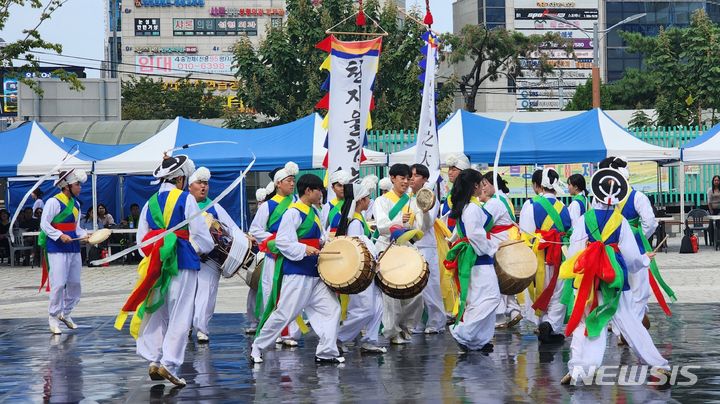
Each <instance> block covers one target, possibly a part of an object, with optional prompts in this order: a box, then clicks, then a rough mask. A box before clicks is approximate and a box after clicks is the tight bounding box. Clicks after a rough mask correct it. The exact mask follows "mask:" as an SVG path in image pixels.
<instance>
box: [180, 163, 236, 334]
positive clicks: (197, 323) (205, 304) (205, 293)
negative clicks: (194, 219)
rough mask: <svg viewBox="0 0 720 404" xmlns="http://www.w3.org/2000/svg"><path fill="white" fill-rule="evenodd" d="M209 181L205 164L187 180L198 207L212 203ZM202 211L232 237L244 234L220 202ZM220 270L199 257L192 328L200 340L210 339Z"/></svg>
mask: <svg viewBox="0 0 720 404" xmlns="http://www.w3.org/2000/svg"><path fill="white" fill-rule="evenodd" d="M208 181H210V170H208V169H207V168H205V167H200V168H198V169H197V170H195V172H194V173H193V174H192V175H191V176H190V179H189V180H188V182H189V185H188V191H189V192H190V194H191V195H192V196H193V197H194V198H195V201H197V203H198V207H199V208H200V209H203V208H205V207H206V206H207V205H208V204H210V203H212V199H210V198H208V192H209V190H210V186H209V185H208ZM204 215H211V216H212V218H213V219H214V220H217V221H219V222H220V223H222V224H223V225H225V226H226V227H227V228H228V229H229V230H230V232H231V233H230V235H231V236H232V237H233V238H234V239H237V238H238V237H245V235H244V234H243V232H242V230H240V228H239V227H238V226H237V224H235V221H234V220H233V219H232V218H231V217H230V215H229V214H228V213H227V211H226V210H225V209H224V208H223V207H222V206H220V204H219V203H216V204H215V205H213V206H212V207H210V209H208V210H207V212H205V213H204ZM221 272H222V269H221V268H220V267H219V266H218V265H217V264H216V263H215V261H213V260H210V259H205V260H201V262H200V272H199V273H198V280H197V289H196V291H195V313H194V314H193V324H192V326H193V328H194V329H195V330H197V340H198V342H199V343H207V342H209V341H210V328H209V326H208V324H209V323H210V319H211V318H212V316H213V314H214V313H215V303H216V301H217V292H218V286H219V284H220V273H221ZM191 332H192V329H191Z"/></svg>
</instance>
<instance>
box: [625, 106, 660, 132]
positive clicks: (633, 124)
mask: <svg viewBox="0 0 720 404" xmlns="http://www.w3.org/2000/svg"><path fill="white" fill-rule="evenodd" d="M652 126H654V122H653V120H652V118H651V117H650V115H648V114H646V113H645V112H644V111H642V110H637V111H635V112H633V114H632V118H631V119H630V122H628V128H649V127H652Z"/></svg>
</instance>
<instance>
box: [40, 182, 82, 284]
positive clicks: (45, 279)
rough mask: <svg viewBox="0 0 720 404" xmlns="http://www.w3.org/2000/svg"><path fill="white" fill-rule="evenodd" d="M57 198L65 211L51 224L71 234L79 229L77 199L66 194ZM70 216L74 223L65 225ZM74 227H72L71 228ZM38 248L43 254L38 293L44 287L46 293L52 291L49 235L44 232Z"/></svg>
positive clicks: (60, 194) (41, 233)
mask: <svg viewBox="0 0 720 404" xmlns="http://www.w3.org/2000/svg"><path fill="white" fill-rule="evenodd" d="M55 198H56V199H57V200H59V201H60V202H62V203H63V204H65V209H63V210H62V211H61V212H60V213H58V214H57V216H55V217H54V218H53V219H52V221H51V222H50V223H51V224H52V226H53V227H54V228H56V229H58V230H60V231H62V232H69V231H74V230H76V228H77V218H78V216H79V215H80V212H79V211H78V209H77V207H76V206H75V198H68V197H67V196H66V195H65V194H63V193H59V194H57V195H55ZM70 215H72V216H74V219H75V220H74V221H73V223H67V226H66V224H65V223H63V222H64V221H65V220H66V219H67V218H68V217H70ZM70 225H72V226H70ZM38 246H39V247H40V254H41V264H40V266H41V268H42V278H41V280H40V288H39V289H38V291H40V290H42V288H43V286H45V291H46V292H49V291H50V261H49V260H48V255H47V254H48V252H47V233H45V232H44V231H40V235H39V236H38Z"/></svg>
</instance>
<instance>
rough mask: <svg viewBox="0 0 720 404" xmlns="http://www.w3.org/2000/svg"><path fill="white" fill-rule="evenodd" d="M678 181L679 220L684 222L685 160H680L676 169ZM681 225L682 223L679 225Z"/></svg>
mask: <svg viewBox="0 0 720 404" xmlns="http://www.w3.org/2000/svg"><path fill="white" fill-rule="evenodd" d="M678 177H679V178H678V181H679V182H680V221H681V222H682V224H683V225H684V224H685V162H684V161H682V160H681V161H680V166H679V169H678ZM681 227H682V225H681Z"/></svg>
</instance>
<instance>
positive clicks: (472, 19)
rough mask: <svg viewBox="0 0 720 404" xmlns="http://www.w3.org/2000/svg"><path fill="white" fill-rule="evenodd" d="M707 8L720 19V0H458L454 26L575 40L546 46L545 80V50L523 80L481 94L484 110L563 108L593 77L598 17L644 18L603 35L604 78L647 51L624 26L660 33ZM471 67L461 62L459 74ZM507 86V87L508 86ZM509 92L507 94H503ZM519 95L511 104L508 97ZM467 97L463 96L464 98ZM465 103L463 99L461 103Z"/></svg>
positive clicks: (606, 20) (607, 22)
mask: <svg viewBox="0 0 720 404" xmlns="http://www.w3.org/2000/svg"><path fill="white" fill-rule="evenodd" d="M697 9H704V10H705V11H706V12H707V13H708V15H709V16H710V18H711V19H712V20H713V21H716V22H718V21H720V0H712V1H652V0H651V1H623V0H553V1H549V0H515V1H506V0H457V1H456V2H455V3H454V4H453V14H454V15H453V31H454V32H456V33H457V32H459V31H460V29H461V28H462V26H463V25H465V24H485V25H486V26H487V27H488V28H495V27H503V28H506V29H510V30H515V31H518V32H522V33H523V34H525V35H532V34H544V33H546V32H555V33H557V34H559V35H560V36H562V37H564V38H568V39H571V40H572V42H573V46H574V50H575V55H574V57H573V56H572V55H568V54H567V53H566V52H564V51H563V50H561V49H559V48H558V47H556V46H553V45H552V44H548V45H547V46H545V49H544V50H543V53H544V54H545V55H547V56H548V58H549V62H550V63H551V64H552V65H553V66H554V69H553V70H554V71H553V72H552V73H550V74H549V75H546V79H545V80H541V79H540V78H538V77H536V75H535V74H534V73H533V71H532V68H533V67H534V66H537V64H538V63H539V62H540V60H539V56H540V54H537V55H533V56H537V57H531V58H528V59H525V60H522V61H521V63H522V66H521V71H522V75H521V77H518V79H517V80H515V81H513V80H508V82H507V83H502V84H499V83H501V82H500V81H498V82H495V83H491V84H488V85H487V86H488V87H491V89H492V91H490V90H487V91H484V93H483V94H480V95H479V96H478V99H477V100H476V105H477V109H478V110H479V111H488V112H492V111H502V110H513V109H516V110H519V111H530V110H537V111H547V110H560V109H562V108H563V107H564V106H565V105H566V104H567V103H568V102H569V101H570V99H572V97H573V95H574V94H575V89H576V88H577V86H579V85H582V84H585V82H586V81H587V80H588V79H590V78H591V77H592V71H591V68H592V61H593V45H592V38H591V37H592V29H593V25H594V24H595V23H597V24H598V25H599V28H600V29H601V30H602V29H605V28H607V27H611V26H613V25H614V24H617V23H618V22H620V21H622V20H624V19H625V18H627V17H630V16H632V15H635V14H639V13H647V15H646V16H645V17H643V18H641V19H638V20H635V21H632V22H630V23H628V24H625V25H623V26H622V27H621V28H617V29H614V30H613V31H611V32H610V33H609V34H608V35H607V36H606V37H604V38H603V39H602V40H601V41H600V51H599V63H600V72H601V78H602V80H603V82H612V81H615V80H618V79H619V78H621V77H622V75H623V72H624V71H625V69H627V68H640V67H641V63H642V61H641V56H640V55H638V54H631V53H629V52H627V50H626V47H625V44H623V41H622V39H621V38H620V36H619V34H618V32H619V31H620V30H621V29H622V30H624V31H631V32H641V33H643V34H646V35H656V34H657V33H658V32H659V30H660V27H666V28H667V27H685V26H688V25H689V23H690V18H691V14H692V12H693V11H695V10H697ZM545 14H554V15H557V16H560V17H562V18H564V19H566V20H568V21H570V22H571V23H573V24H574V25H577V26H579V27H581V28H583V29H585V30H587V31H589V34H586V33H584V32H583V31H581V30H578V29H577V28H575V27H573V26H570V25H566V24H562V23H559V22H557V21H554V20H551V19H547V18H544V17H543V16H544V15H545ZM466 71H467V64H466V65H458V66H457V68H456V74H457V75H458V76H460V75H461V74H463V72H466ZM503 90H505V91H503ZM503 93H504V94H503ZM508 97H510V98H514V105H510V106H509V105H508V102H507V98H508ZM459 101H461V100H459ZM457 106H458V107H461V106H462V103H461V102H458V103H457Z"/></svg>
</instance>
